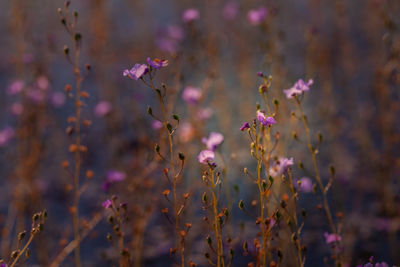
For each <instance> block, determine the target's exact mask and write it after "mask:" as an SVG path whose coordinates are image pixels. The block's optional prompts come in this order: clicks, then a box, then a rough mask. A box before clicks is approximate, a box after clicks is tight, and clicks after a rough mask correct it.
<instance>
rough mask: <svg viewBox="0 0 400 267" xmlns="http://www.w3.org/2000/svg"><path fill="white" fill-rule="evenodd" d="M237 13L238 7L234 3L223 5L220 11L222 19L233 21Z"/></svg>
mask: <svg viewBox="0 0 400 267" xmlns="http://www.w3.org/2000/svg"><path fill="white" fill-rule="evenodd" d="M238 13H239V5H238V4H237V3H236V2H235V1H231V2H228V3H226V4H225V6H224V7H223V9H222V17H223V18H224V19H226V20H234V19H235V18H236V17H237V15H238Z"/></svg>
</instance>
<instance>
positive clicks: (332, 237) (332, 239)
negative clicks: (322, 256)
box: [324, 232, 342, 244]
mask: <svg viewBox="0 0 400 267" xmlns="http://www.w3.org/2000/svg"><path fill="white" fill-rule="evenodd" d="M324 236H325V242H326V243H327V244H330V243H336V242H340V241H342V237H341V236H340V235H337V234H329V233H327V232H325V233H324Z"/></svg>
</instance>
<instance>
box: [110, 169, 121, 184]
mask: <svg viewBox="0 0 400 267" xmlns="http://www.w3.org/2000/svg"><path fill="white" fill-rule="evenodd" d="M125 179H126V173H124V172H121V171H116V170H111V171H108V172H107V181H108V182H111V183H117V182H122V181H123V180H125Z"/></svg>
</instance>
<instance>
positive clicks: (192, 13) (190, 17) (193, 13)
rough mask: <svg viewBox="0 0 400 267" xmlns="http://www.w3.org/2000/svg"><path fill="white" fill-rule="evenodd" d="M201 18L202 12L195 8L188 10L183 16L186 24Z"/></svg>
mask: <svg viewBox="0 0 400 267" xmlns="http://www.w3.org/2000/svg"><path fill="white" fill-rule="evenodd" d="M199 18H200V12H199V11H198V10H197V9H195V8H189V9H186V10H185V11H184V12H183V14H182V20H183V22H185V23H189V22H192V21H195V20H198V19H199Z"/></svg>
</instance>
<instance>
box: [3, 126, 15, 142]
mask: <svg viewBox="0 0 400 267" xmlns="http://www.w3.org/2000/svg"><path fill="white" fill-rule="evenodd" d="M13 136H14V129H13V128H11V127H9V126H7V127H6V128H4V129H3V130H1V131H0V147H4V146H6V145H7V144H8V142H9V141H10V140H11V138H12V137H13Z"/></svg>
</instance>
